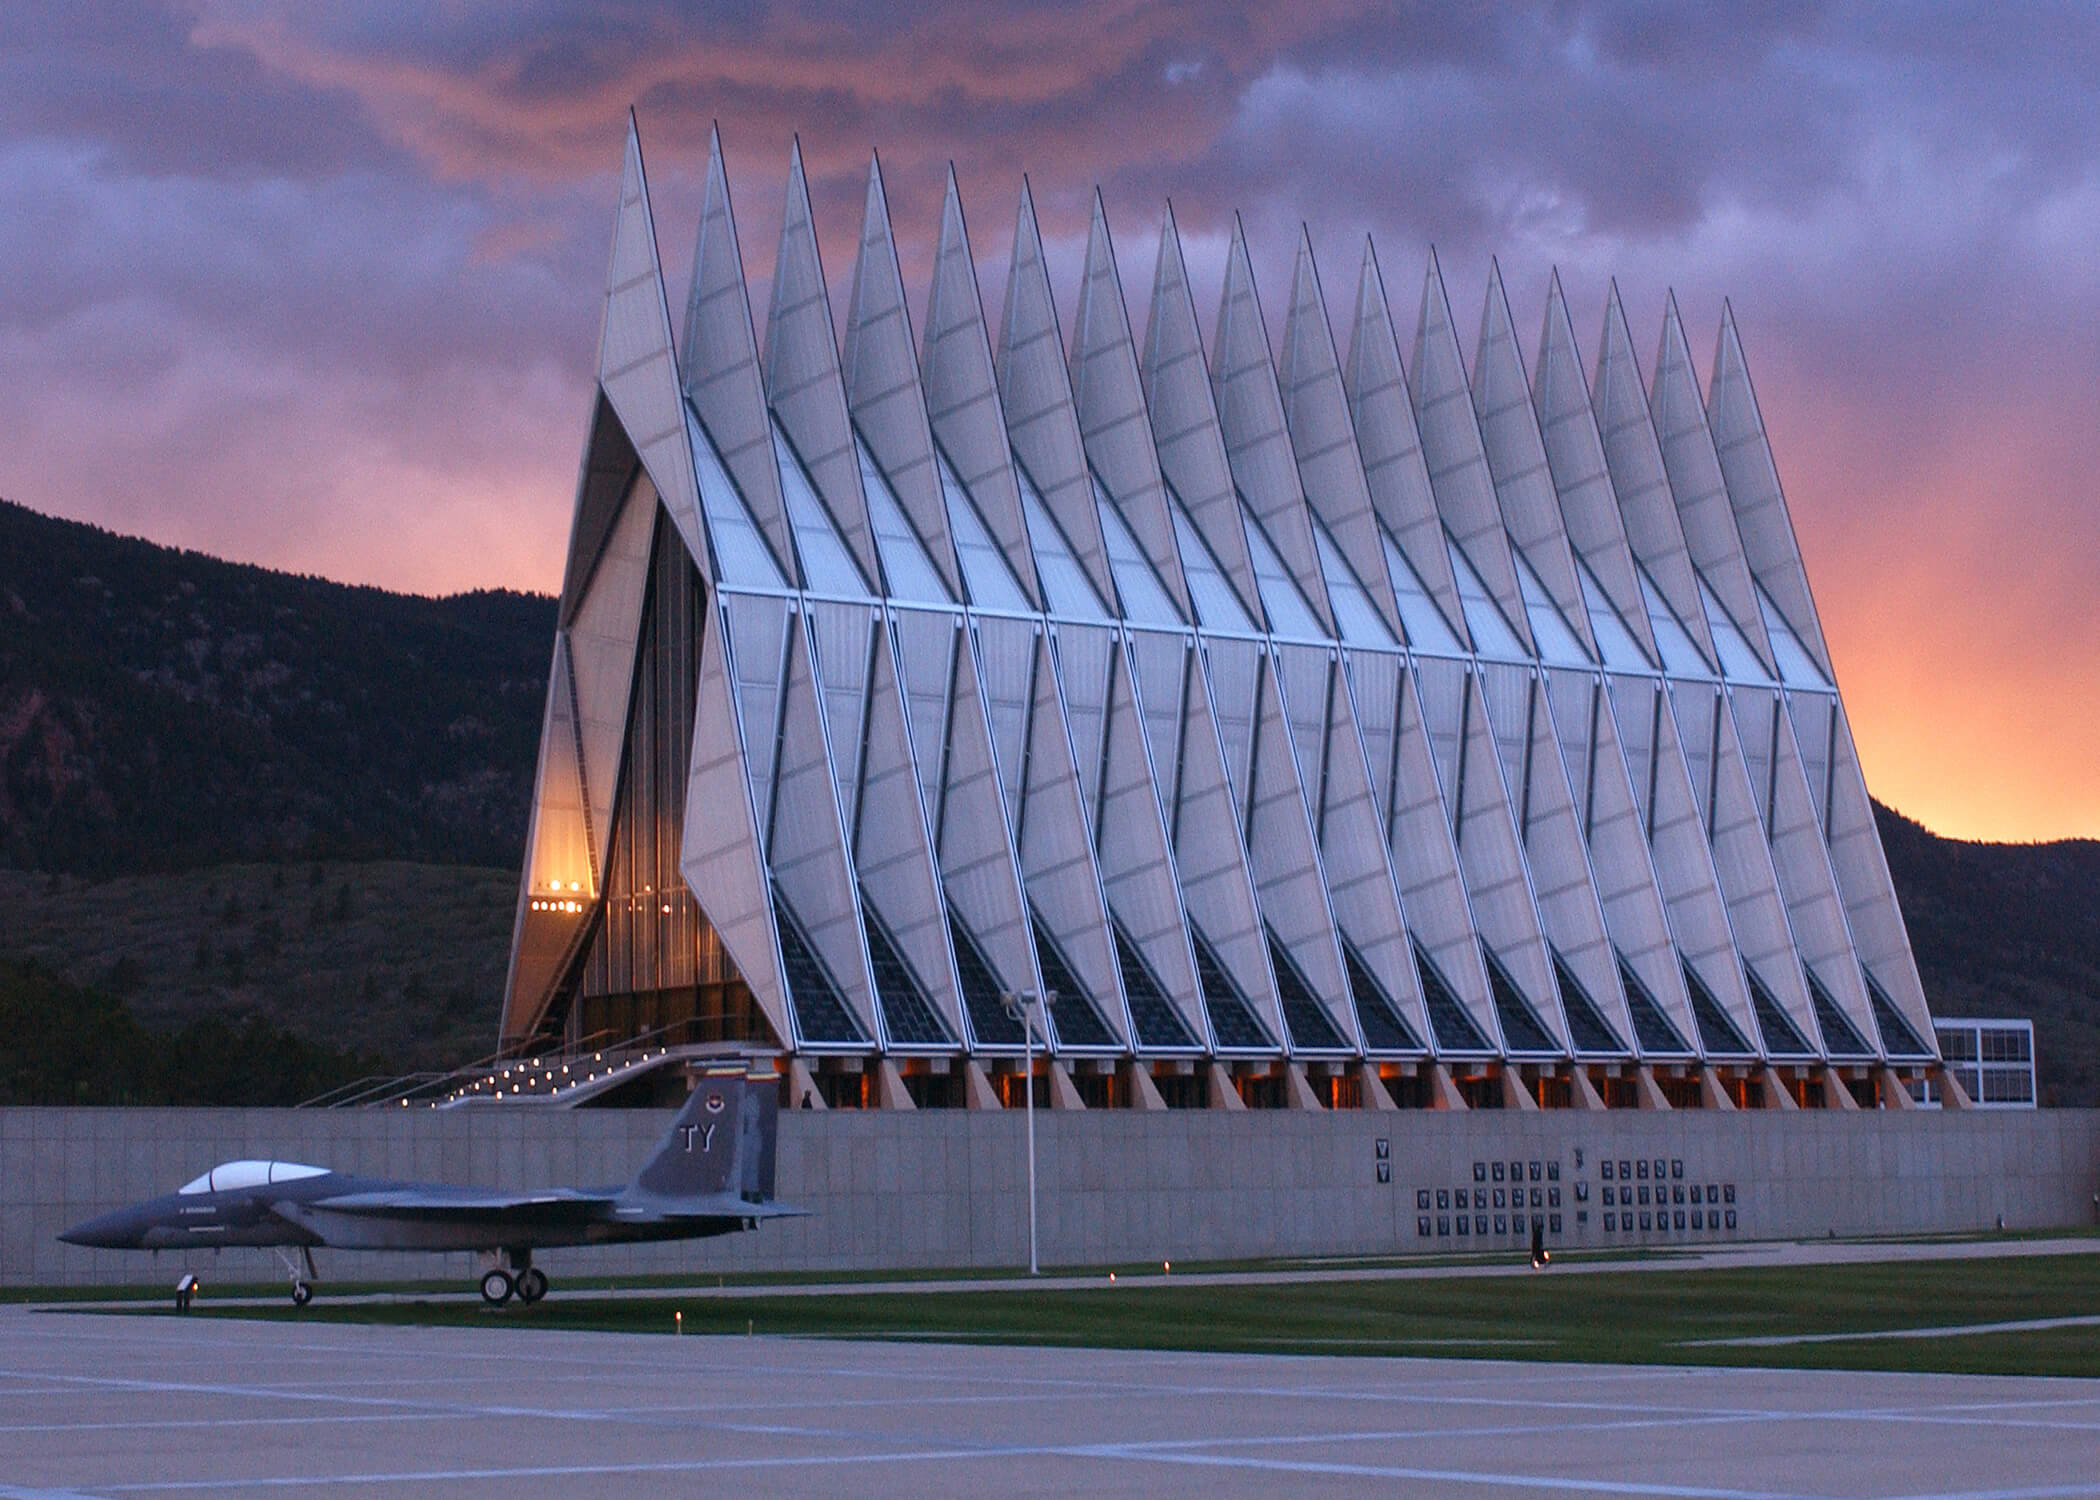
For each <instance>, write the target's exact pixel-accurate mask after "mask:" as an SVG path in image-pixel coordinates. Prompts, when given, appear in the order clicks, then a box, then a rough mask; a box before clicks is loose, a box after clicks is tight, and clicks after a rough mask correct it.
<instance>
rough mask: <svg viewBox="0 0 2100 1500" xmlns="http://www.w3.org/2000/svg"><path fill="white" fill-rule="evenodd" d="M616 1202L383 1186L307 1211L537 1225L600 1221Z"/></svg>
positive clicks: (555, 1193)
mask: <svg viewBox="0 0 2100 1500" xmlns="http://www.w3.org/2000/svg"><path fill="white" fill-rule="evenodd" d="M612 1201H613V1195H612V1194H610V1193H583V1192H577V1191H574V1190H572V1189H560V1188H557V1189H542V1190H540V1191H538V1192H523V1193H505V1192H495V1191H489V1190H486V1189H481V1188H447V1187H439V1186H428V1187H399V1188H379V1189H374V1190H371V1191H368V1192H358V1193H339V1194H337V1195H335V1196H334V1197H329V1198H316V1199H314V1200H312V1201H311V1202H310V1203H307V1204H305V1205H303V1206H304V1207H308V1208H313V1209H318V1210H322V1211H325V1212H328V1213H339V1214H350V1215H353V1216H357V1217H364V1218H374V1219H420V1220H424V1221H439V1222H442V1221H444V1220H448V1219H476V1220H485V1219H489V1218H492V1217H506V1218H511V1217H514V1218H523V1219H531V1220H532V1221H534V1222H536V1223H576V1222H580V1221H583V1220H588V1219H594V1218H597V1217H599V1216H600V1215H601V1214H602V1213H603V1212H604V1210H605V1208H606V1207H607V1206H608V1205H609V1204H611V1203H612Z"/></svg>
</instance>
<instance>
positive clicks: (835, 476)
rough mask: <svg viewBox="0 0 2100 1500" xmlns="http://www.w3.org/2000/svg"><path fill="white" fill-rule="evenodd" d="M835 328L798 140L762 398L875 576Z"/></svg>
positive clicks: (769, 316)
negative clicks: (764, 390) (764, 395)
mask: <svg viewBox="0 0 2100 1500" xmlns="http://www.w3.org/2000/svg"><path fill="white" fill-rule="evenodd" d="M833 327H834V325H833V324H832V321H831V297H830V295H829V293H827V292H826V291H825V289H824V262H823V258H822V257H821V256H820V255H819V254H818V253H817V229H816V224H815V221H814V219H813V218H812V216H811V213H810V207H809V184H808V183H807V182H806V181H805V180H804V178H803V175H802V143H801V142H800V141H797V142H795V144H794V146H793V148H792V150H791V153H790V155H789V158H788V182H787V206H786V208H785V210H784V211H783V213H782V217H781V224H780V248H779V251H778V252H777V253H776V254H775V255H774V257H773V293H772V305H771V307H770V308H769V309H768V310H767V313H766V354H765V380H766V400H767V401H768V402H769V403H770V404H771V406H772V408H773V411H774V414H775V415H776V416H778V417H779V419H780V425H781V428H782V429H783V430H784V431H785V432H786V433H787V435H788V441H789V442H791V443H793V444H794V445H795V452H796V454H797V455H798V456H799V457H800V458H801V460H802V467H803V468H804V469H806V470H808V471H809V477H810V480H811V481H812V483H814V484H815V486H816V490H817V493H818V495H820V496H822V497H823V501H824V508H825V509H826V510H828V511H829V512H830V513H831V520H832V522H833V524H834V525H836V526H837V527H838V531H839V535H840V536H841V537H842V538H843V539H844V540H845V543H846V547H847V549H848V550H849V551H851V552H852V554H853V557H854V560H855V561H857V562H858V563H859V564H860V570H861V572H862V574H863V575H865V576H866V577H868V578H874V579H880V578H881V577H882V562H881V559H880V558H879V557H878V556H877V555H876V551H875V535H874V532H873V531H872V530H871V529H870V528H869V524H868V499H867V496H866V494H864V493H863V492H862V490H861V478H860V456H859V455H858V454H857V453H856V452H855V451H854V447H853V422H852V419H851V418H850V417H849V416H848V415H847V412H846V383H845V378H844V376H843V375H842V374H841V373H840V371H839V346H838V342H837V336H836V334H835V333H834V332H833Z"/></svg>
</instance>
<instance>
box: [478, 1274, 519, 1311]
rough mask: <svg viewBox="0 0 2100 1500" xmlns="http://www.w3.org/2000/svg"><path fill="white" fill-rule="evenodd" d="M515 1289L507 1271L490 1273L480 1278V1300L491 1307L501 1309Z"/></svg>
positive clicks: (515, 1286)
mask: <svg viewBox="0 0 2100 1500" xmlns="http://www.w3.org/2000/svg"><path fill="white" fill-rule="evenodd" d="M517 1289H518V1288H517V1283H515V1282H513V1281H512V1280H511V1279H510V1272H508V1271H500V1270H499V1271H491V1272H489V1273H488V1275H486V1276H484V1277H482V1278H481V1300H482V1301H484V1302H486V1303H487V1304H488V1305H489V1306H491V1307H501V1306H502V1305H503V1304H504V1303H506V1302H508V1301H510V1297H511V1293H512V1292H515V1291H516V1290H517Z"/></svg>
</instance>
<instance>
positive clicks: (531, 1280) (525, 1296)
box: [517, 1266, 547, 1306]
mask: <svg viewBox="0 0 2100 1500" xmlns="http://www.w3.org/2000/svg"><path fill="white" fill-rule="evenodd" d="M517 1287H518V1300H519V1301H520V1302H523V1303H525V1304H527V1305H528V1306H529V1305H531V1304H532V1303H534V1302H537V1301H539V1300H540V1298H542V1297H544V1296H546V1295H547V1273H546V1272H545V1271H542V1270H541V1269H540V1268H539V1267H538V1266H527V1267H526V1268H525V1269H524V1270H522V1271H520V1272H519V1273H518V1281H517Z"/></svg>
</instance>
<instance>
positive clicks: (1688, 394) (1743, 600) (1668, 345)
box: [1648, 294, 1776, 675]
mask: <svg viewBox="0 0 2100 1500" xmlns="http://www.w3.org/2000/svg"><path fill="white" fill-rule="evenodd" d="M1648 410H1649V413H1650V415H1652V416H1653V417H1654V419H1655V436H1656V440H1657V441H1658V442H1659V443H1660V444H1661V445H1662V456H1663V469H1664V471H1665V472H1666V473H1667V474H1668V475H1669V479H1670V493H1671V495H1672V497H1673V498H1674V499H1675V500H1676V503H1677V519H1678V523H1679V524H1680V525H1681V526H1682V527H1683V528H1684V544H1685V547H1686V549H1687V550H1688V551H1689V552H1690V554H1691V559H1692V563H1693V565H1694V566H1695V567H1697V568H1698V569H1699V572H1700V574H1701V576H1703V577H1704V578H1705V580H1706V582H1707V584H1708V585H1709V586H1710V587H1711V588H1712V589H1713V591H1714V593H1715V594H1716V595H1717V596H1718V597H1719V599H1720V601H1721V603H1722V605H1723V606H1724V607H1725V608H1726V609H1727V611H1728V613H1729V615H1730V617H1731V618H1733V619H1734V621H1735V624H1736V628H1737V629H1738V630H1740V631H1741V632H1742V634H1743V637H1744V639H1745V640H1746V641H1747V642H1748V643H1749V646H1750V649H1751V650H1752V651H1753V652H1755V653H1756V655H1757V659H1758V661H1759V662H1760V663H1762V664H1763V666H1764V669H1765V670H1766V671H1767V672H1774V673H1775V675H1776V669H1775V666H1774V663H1773V659H1772V643H1771V641H1770V640H1769V639H1767V638H1766V636H1765V623H1764V614H1763V612H1762V611H1761V610H1759V609H1758V607H1757V595H1756V594H1755V593H1754V592H1753V591H1752V589H1751V587H1750V569H1749V567H1748V565H1747V564H1745V563H1744V561H1743V545H1742V538H1741V537H1740V536H1738V535H1737V533H1736V529H1735V510H1734V508H1733V507H1732V506H1731V505H1730V504H1729V503H1728V486H1727V483H1726V481H1725V480H1723V478H1722V477H1721V460H1720V457H1719V456H1718V455H1717V454H1716V453H1715V452H1714V440H1713V434H1712V432H1711V431H1709V430H1708V428H1707V425H1706V403H1705V402H1704V401H1703V400H1702V399H1701V398H1700V395H1699V377H1698V375H1697V374H1696V373H1694V371H1693V369H1692V351H1691V347H1690V346H1689V345H1688V344H1686V343H1685V339H1684V325H1683V324H1682V323H1681V322H1680V321H1679V320H1678V316H1677V298H1676V297H1675V295H1674V294H1673V295H1672V296H1671V297H1670V298H1669V299H1668V301H1667V302H1665V304H1664V306H1663V329H1662V342H1661V346H1660V348H1659V349H1658V350H1657V351H1656V355H1655V382H1654V384H1653V385H1651V386H1650V387H1649V389H1648Z"/></svg>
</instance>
